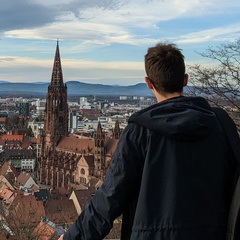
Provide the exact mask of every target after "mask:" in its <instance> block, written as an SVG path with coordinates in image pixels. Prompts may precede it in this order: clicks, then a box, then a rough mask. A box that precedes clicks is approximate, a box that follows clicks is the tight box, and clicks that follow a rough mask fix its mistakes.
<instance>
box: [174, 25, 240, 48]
mask: <svg viewBox="0 0 240 240" xmlns="http://www.w3.org/2000/svg"><path fill="white" fill-rule="evenodd" d="M239 33H240V23H239V24H231V25H228V26H222V27H218V28H212V29H207V30H203V31H199V32H192V33H189V34H186V35H184V36H181V37H179V39H178V40H176V41H175V42H176V43H181V44H189V43H200V42H208V41H209V40H211V41H215V42H224V41H233V40H236V39H237V38H238V37H239Z"/></svg>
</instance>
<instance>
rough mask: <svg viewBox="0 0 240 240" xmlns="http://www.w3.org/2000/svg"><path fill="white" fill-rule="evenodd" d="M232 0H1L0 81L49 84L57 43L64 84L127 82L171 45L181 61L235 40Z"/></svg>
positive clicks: (238, 7)
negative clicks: (153, 51)
mask: <svg viewBox="0 0 240 240" xmlns="http://www.w3.org/2000/svg"><path fill="white" fill-rule="evenodd" d="M239 12H240V2H239V1H237V0H232V1H231V2H223V1H220V0H212V1H211V2H209V1H206V0H203V1H197V0H195V1H192V0H187V1H184V2H180V1H179V0H170V1H161V0H141V1H139V0H128V1H127V0H115V1H113V0H103V1H98V0H93V1H87V0H81V1H77V0H64V1H63V0H58V1H56V0H52V1H48V0H43V1H41V2H39V1H37V0H22V1H16V2H14V3H13V1H8V0H2V1H1V9H0V14H1V22H0V80H4V81H9V82H50V79H51V70H52V66H53V59H54V54H55V49H56V43H57V40H59V47H60V54H61V60H62V68H63V78H64V81H65V82H66V81H81V82H84V83H94V84H95V83H102V84H107V85H116V84H118V85H123V86H124V85H134V84H137V83H141V82H143V81H144V76H145V71H144V55H145V53H146V51H147V48H148V47H151V46H153V45H155V44H156V43H158V42H159V41H164V42H165V41H169V42H173V43H176V44H177V45H178V46H179V47H180V48H181V49H182V50H183V54H184V55H185V59H186V63H187V64H194V63H200V64H208V65H209V64H211V62H209V59H206V58H203V57H201V56H200V55H199V54H197V53H196V52H199V53H202V52H205V51H206V49H207V48H208V47H210V46H213V47H216V46H219V45H221V44H223V43H228V42H232V41H235V40H236V39H237V38H238V35H239V32H240V21H239Z"/></svg>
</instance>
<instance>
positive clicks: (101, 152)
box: [94, 121, 105, 178]
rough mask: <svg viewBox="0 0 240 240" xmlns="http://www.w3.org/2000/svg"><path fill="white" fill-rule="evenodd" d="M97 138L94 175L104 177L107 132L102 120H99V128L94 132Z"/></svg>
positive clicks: (95, 138)
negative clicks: (103, 128) (104, 129)
mask: <svg viewBox="0 0 240 240" xmlns="http://www.w3.org/2000/svg"><path fill="white" fill-rule="evenodd" d="M94 140H95V154H94V167H95V171H94V175H95V176H97V177H100V178H102V177H103V171H102V170H103V168H104V159H105V149H104V143H105V133H104V132H103V130H102V126H101V123H100V121H99V122H98V126H97V130H96V132H95V133H94Z"/></svg>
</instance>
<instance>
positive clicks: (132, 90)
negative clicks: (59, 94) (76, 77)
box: [0, 81, 151, 97]
mask: <svg viewBox="0 0 240 240" xmlns="http://www.w3.org/2000/svg"><path fill="white" fill-rule="evenodd" d="M66 85H67V88H68V95H69V96H71V95H106V96H108V95H111V96H114V95H118V96H119V95H124V96H134V95H136V96H149V95H151V92H150V91H149V90H148V89H147V87H146V84H145V83H139V84H136V85H129V86H115V85H104V84H89V83H83V82H78V81H69V82H66ZM48 86H49V83H44V82H42V83H41V82H38V83H11V82H6V81H0V96H2V97H5V96H16V97H17V96H22V97H24V96H25V97H26V96H28V97H45V96H46V94H47V89H48Z"/></svg>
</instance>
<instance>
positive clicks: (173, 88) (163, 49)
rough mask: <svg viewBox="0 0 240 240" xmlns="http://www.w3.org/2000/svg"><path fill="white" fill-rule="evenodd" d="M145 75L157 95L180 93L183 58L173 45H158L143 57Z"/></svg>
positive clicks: (181, 88)
mask: <svg viewBox="0 0 240 240" xmlns="http://www.w3.org/2000/svg"><path fill="white" fill-rule="evenodd" d="M145 70H146V74H147V76H148V78H149V80H150V81H151V83H152V84H153V86H154V87H155V89H156V90H157V91H158V92H159V93H165V92H167V93H173V92H182V90H183V81H184V75H185V63H184V56H183V54H182V53H181V49H179V48H177V46H176V45H175V44H170V43H158V44H157V45H156V46H155V47H151V48H149V49H148V52H147V54H146V55H145Z"/></svg>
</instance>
